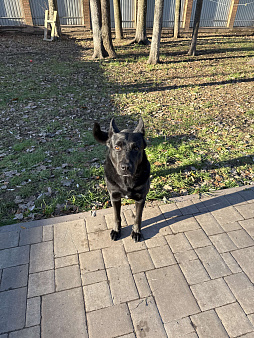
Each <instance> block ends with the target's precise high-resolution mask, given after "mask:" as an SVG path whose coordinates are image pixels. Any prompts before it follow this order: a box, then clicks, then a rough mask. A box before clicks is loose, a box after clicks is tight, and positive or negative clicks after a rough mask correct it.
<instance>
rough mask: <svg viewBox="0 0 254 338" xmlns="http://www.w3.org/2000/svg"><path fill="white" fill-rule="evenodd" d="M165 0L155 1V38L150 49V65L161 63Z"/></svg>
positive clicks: (153, 37)
mask: <svg viewBox="0 0 254 338" xmlns="http://www.w3.org/2000/svg"><path fill="white" fill-rule="evenodd" d="M163 6H164V0H155V5H154V19H153V36H152V43H151V48H150V55H149V59H148V63H150V64H156V63H158V62H159V55H160V40H161V29H162V19H163Z"/></svg>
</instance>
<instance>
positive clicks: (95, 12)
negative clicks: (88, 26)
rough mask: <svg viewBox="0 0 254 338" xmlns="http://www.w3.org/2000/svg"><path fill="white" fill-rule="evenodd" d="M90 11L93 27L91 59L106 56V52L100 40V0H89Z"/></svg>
mask: <svg viewBox="0 0 254 338" xmlns="http://www.w3.org/2000/svg"><path fill="white" fill-rule="evenodd" d="M90 12H91V20H92V29H93V47H94V53H93V59H96V58H99V59H103V58H104V57H106V56H108V53H107V52H106V50H105V48H104V45H103V41H102V32H101V25H102V24H101V7H100V0H90Z"/></svg>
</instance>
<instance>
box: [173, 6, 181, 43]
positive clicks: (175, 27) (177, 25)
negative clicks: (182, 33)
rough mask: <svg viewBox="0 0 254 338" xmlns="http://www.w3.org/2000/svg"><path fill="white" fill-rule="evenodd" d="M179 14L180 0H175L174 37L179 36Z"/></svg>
mask: <svg viewBox="0 0 254 338" xmlns="http://www.w3.org/2000/svg"><path fill="white" fill-rule="evenodd" d="M180 15H181V0H176V3H175V22H174V38H175V39H177V38H179V30H180Z"/></svg>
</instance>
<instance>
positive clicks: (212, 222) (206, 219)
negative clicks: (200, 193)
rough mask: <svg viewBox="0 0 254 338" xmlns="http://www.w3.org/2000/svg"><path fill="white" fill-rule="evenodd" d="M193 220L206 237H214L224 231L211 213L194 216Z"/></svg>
mask: <svg viewBox="0 0 254 338" xmlns="http://www.w3.org/2000/svg"><path fill="white" fill-rule="evenodd" d="M195 219H196V220H197V221H198V223H199V224H200V225H201V227H202V229H203V230H204V231H205V233H206V234H207V235H208V236H211V235H216V234H219V233H222V232H223V231H224V230H223V229H222V227H221V226H220V225H219V223H218V222H217V221H216V219H215V218H214V217H213V215H212V214H211V213H206V214H200V215H195Z"/></svg>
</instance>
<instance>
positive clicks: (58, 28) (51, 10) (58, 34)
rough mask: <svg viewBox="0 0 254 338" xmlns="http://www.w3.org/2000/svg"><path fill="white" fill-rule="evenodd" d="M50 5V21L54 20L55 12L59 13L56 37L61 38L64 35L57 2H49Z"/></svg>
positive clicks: (49, 0)
mask: <svg viewBox="0 0 254 338" xmlns="http://www.w3.org/2000/svg"><path fill="white" fill-rule="evenodd" d="M48 4H49V19H50V20H53V17H54V11H57V16H56V26H55V37H56V38H60V37H61V34H62V33H61V25H60V19H59V14H58V7H57V0H48Z"/></svg>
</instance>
